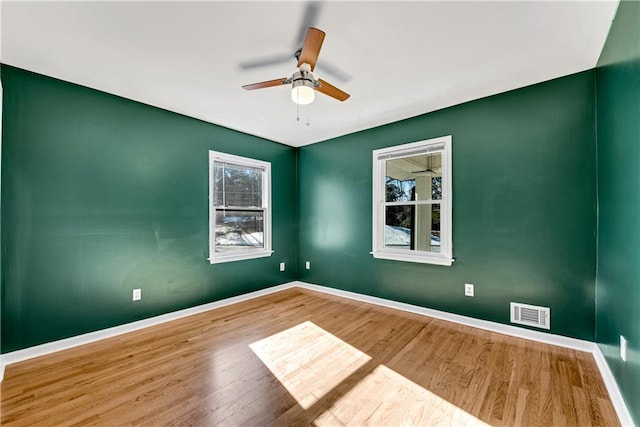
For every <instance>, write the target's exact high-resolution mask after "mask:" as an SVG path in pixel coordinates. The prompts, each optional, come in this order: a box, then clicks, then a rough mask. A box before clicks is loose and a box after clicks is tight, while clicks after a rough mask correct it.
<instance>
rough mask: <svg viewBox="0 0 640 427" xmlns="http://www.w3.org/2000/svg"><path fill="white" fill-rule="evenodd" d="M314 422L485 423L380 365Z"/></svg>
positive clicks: (402, 424) (324, 424)
mask: <svg viewBox="0 0 640 427" xmlns="http://www.w3.org/2000/svg"><path fill="white" fill-rule="evenodd" d="M314 425H316V426H335V425H375V426H377V425H395V426H426V425H428V426H488V424H485V423H484V422H482V421H481V420H479V419H477V418H476V417H474V416H472V415H470V414H468V413H467V412H465V411H463V410H462V409H460V408H458V407H457V406H455V405H453V404H451V403H449V402H448V401H446V400H444V399H442V398H440V397H438V396H436V395H435V394H433V393H431V392H430V391H429V390H426V389H425V388H423V387H421V386H419V385H418V384H416V383H414V382H413V381H411V380H409V379H407V378H405V377H404V376H402V375H400V374H399V373H397V372H395V371H394V370H392V369H389V368H387V367H386V366H384V365H380V366H378V367H376V368H375V369H374V370H373V372H371V373H370V374H369V375H367V376H366V377H365V378H363V379H362V380H361V381H360V382H358V384H356V385H355V386H354V387H353V388H352V389H351V390H349V392H347V393H346V394H345V395H343V396H342V397H341V398H340V399H338V400H337V401H336V402H335V403H334V404H333V405H332V406H331V408H330V409H329V410H327V411H325V412H324V413H323V414H322V415H321V416H320V417H318V418H316V419H315V420H314Z"/></svg>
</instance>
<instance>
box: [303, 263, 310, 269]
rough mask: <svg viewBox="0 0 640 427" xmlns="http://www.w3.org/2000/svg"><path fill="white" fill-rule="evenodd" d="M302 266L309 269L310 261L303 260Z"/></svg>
mask: <svg viewBox="0 0 640 427" xmlns="http://www.w3.org/2000/svg"><path fill="white" fill-rule="evenodd" d="M304 268H306V269H307V270H311V261H305V263H304Z"/></svg>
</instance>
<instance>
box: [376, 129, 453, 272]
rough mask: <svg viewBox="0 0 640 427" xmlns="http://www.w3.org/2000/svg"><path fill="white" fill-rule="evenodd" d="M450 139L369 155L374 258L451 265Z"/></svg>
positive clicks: (418, 143) (389, 149)
mask: <svg viewBox="0 0 640 427" xmlns="http://www.w3.org/2000/svg"><path fill="white" fill-rule="evenodd" d="M450 147H451V137H450V136H447V137H441V138H434V139H430V140H427V141H420V142H416V143H411V144H404V145H400V146H396V147H390V148H385V149H381V150H376V151H374V152H373V162H374V164H373V171H374V177H373V179H374V194H373V201H374V206H373V220H374V224H373V252H372V254H373V256H374V257H376V258H385V259H394V260H400V261H412V262H423V263H433V264H441V265H451V263H452V261H453V259H452V241H451V199H452V197H451V155H450V153H451V151H450V150H451V148H450Z"/></svg>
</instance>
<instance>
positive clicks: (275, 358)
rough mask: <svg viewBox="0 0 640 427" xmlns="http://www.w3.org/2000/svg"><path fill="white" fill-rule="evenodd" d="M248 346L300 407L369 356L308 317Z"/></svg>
mask: <svg viewBox="0 0 640 427" xmlns="http://www.w3.org/2000/svg"><path fill="white" fill-rule="evenodd" d="M249 347H250V348H251V350H253V352H254V353H255V354H256V355H257V356H258V357H259V358H260V360H262V362H263V363H264V364H265V365H266V366H267V367H268V368H269V370H271V372H272V373H273V374H274V375H275V376H276V377H277V378H278V380H279V381H280V382H281V383H282V385H283V386H284V387H285V388H286V389H287V391H288V392H289V393H290V394H291V395H292V396H293V397H294V398H295V399H296V401H297V402H298V403H299V404H300V406H302V408H304V409H308V408H310V407H311V406H312V405H313V404H314V403H316V402H317V401H318V399H321V398H322V396H324V395H325V394H327V393H328V392H329V391H331V390H332V389H333V388H335V387H336V386H337V385H338V384H340V383H341V382H342V381H343V380H344V379H346V378H347V377H349V376H350V375H351V374H353V373H354V372H355V371H357V370H358V369H359V368H360V367H362V366H363V365H364V364H365V363H367V362H368V361H369V360H371V358H370V357H369V356H367V355H366V354H365V353H363V352H361V351H360V350H358V349H356V348H354V347H352V346H350V345H349V344H347V343H346V342H344V341H342V340H341V339H340V338H338V337H336V336H334V335H332V334H330V333H329V332H327V331H325V330H324V329H322V328H320V327H319V326H316V325H315V324H313V323H312V322H309V321H307V322H304V323H301V324H299V325H297V326H294V327H293V328H290V329H287V330H285V331H282V332H279V333H277V334H275V335H272V336H270V337H267V338H265V339H263V340H260V341H256V342H255V343H253V344H250V345H249Z"/></svg>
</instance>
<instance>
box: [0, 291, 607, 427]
mask: <svg viewBox="0 0 640 427" xmlns="http://www.w3.org/2000/svg"><path fill="white" fill-rule="evenodd" d="M0 424H2V426H11V427H15V426H113V425H119V426H120V425H132V426H159V425H172V426H210V425H242V426H245V425H249V426H251V425H256V426H264V425H311V424H313V425H317V426H322V425H429V426H431V425H444V426H463V425H469V426H486V425H505V426H511V425H514V426H549V425H562V426H565V425H566V426H571V425H575V426H587V425H602V426H616V425H619V422H618V419H617V417H616V414H615V411H614V409H613V406H612V404H611V401H610V399H609V397H608V394H607V391H606V387H605V386H604V383H603V381H602V378H601V377H600V374H599V371H598V369H597V366H596V364H595V361H594V360H593V357H592V356H591V355H590V354H588V353H584V352H579V351H575V350H570V349H565V348H560V347H555V346H551V345H545V344H541V343H537V342H530V341H527V340H524V339H519V338H514V337H508V336H505V335H501V334H497V333H494V332H489V331H484V330H479V329H474V328H471V327H466V326H463V325H459V324H453V323H449V322H446V321H443V320H439V319H433V318H428V317H423V316H419V315H417V314H412V313H406V312H401V311H396V310H393V309H389V308H384V307H379V306H375V305H370V304H365V303H361V302H357V301H352V300H348V299H343V298H340V297H337V296H331V295H325V294H321V293H317V292H313V291H309V290H306V289H300V288H294V289H289V290H286V291H282V292H278V293H274V294H271V295H267V296H264V297H260V298H256V299H253V300H250V301H245V302H242V303H238V304H234V305H231V306H226V307H222V308H219V309H216V310H212V311H209V312H206V313H201V314H196V315H193V316H189V317H185V318H183V319H179V320H175V321H172V322H170V323H166V324H162V325H157V326H153V327H149V328H145V329H142V330H139V331H136V332H132V333H129V334H125V335H120V336H117V337H113V338H110V339H106V340H102V341H99V342H95V343H91V344H87V345H84V346H81V347H77V348H74V349H70V350H66V351H61V352H58V353H55V354H51V355H48V356H44V357H40V358H36V359H31V360H27V361H25V362H21V363H17V364H13V365H9V366H8V367H7V369H6V372H5V379H4V381H3V383H2V384H1V388H0Z"/></svg>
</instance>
